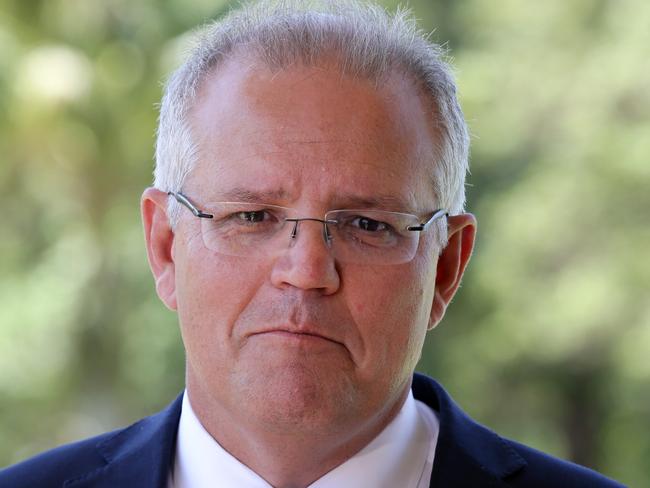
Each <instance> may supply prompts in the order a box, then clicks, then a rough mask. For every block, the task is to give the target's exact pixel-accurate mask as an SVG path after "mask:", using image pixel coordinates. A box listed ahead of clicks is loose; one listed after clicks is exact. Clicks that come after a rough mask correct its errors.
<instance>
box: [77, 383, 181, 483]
mask: <svg viewBox="0 0 650 488" xmlns="http://www.w3.org/2000/svg"><path fill="white" fill-rule="evenodd" d="M182 398H183V395H180V396H179V397H178V398H177V399H176V400H175V401H174V402H173V403H171V404H170V405H169V406H168V407H167V408H166V409H165V410H163V411H162V412H160V413H158V414H156V415H153V416H151V417H147V418H145V419H142V420H140V421H139V422H137V423H135V424H133V425H132V426H130V427H127V428H126V429H123V430H120V431H118V432H117V433H116V434H115V435H113V436H111V437H109V438H108V439H106V440H103V441H102V442H100V443H99V444H98V445H97V446H96V447H97V450H98V451H99V453H100V454H101V455H102V456H103V457H104V460H105V461H106V465H104V466H102V467H100V468H98V469H96V470H94V471H91V472H89V473H86V474H85V475H83V476H81V477H77V478H74V479H70V480H68V481H66V483H65V484H64V487H66V488H89V487H92V488H104V487H106V488H108V487H116V486H137V487H138V488H165V487H166V486H167V479H168V475H169V469H170V466H172V464H173V460H174V454H175V448H176V432H177V430H178V420H179V418H180V413H181V405H182Z"/></svg>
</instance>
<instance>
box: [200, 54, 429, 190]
mask: <svg viewBox="0 0 650 488" xmlns="http://www.w3.org/2000/svg"><path fill="white" fill-rule="evenodd" d="M431 120H432V117H431V110H430V108H429V104H428V100H427V98H426V97H425V96H423V94H422V93H421V92H420V90H419V89H418V88H417V87H416V86H415V85H414V84H413V83H412V82H411V81H410V80H409V79H408V78H407V77H406V76H403V75H401V74H400V73H397V72H393V73H391V74H389V75H388V76H386V77H385V79H384V80H383V81H382V82H381V83H377V82H376V80H368V79H364V78H359V77H353V76H348V75H345V74H343V73H342V72H341V70H340V69H339V66H337V65H336V62H334V61H332V62H324V63H322V64H318V65H313V66H305V65H297V66H292V67H288V68H283V69H280V70H272V69H270V68H268V67H267V66H265V65H264V64H263V63H260V62H257V61H256V60H254V59H251V58H250V57H239V58H232V59H230V60H228V61H226V62H225V63H224V64H222V65H221V66H219V68H218V69H215V70H213V72H212V73H211V74H210V75H209V76H207V77H206V79H205V80H204V82H203V83H202V85H201V87H200V90H199V93H198V96H197V98H196V103H195V105H194V107H193V109H192V112H191V117H190V122H191V127H192V134H193V137H194V138H195V142H196V143H197V145H198V150H199V162H198V164H197V167H196V168H195V171H194V172H193V174H192V175H190V178H189V179H188V184H194V185H196V184H200V185H201V186H202V187H203V190H207V191H212V192H214V191H216V190H219V189H220V187H224V186H233V185H235V186H237V187H242V186H245V185H246V184H253V183H255V184H258V185H262V186H264V185H266V186H269V185H270V186H273V185H278V184H279V182H280V181H282V185H283V186H284V187H287V188H283V191H286V193H288V194H292V192H293V193H296V192H298V193H300V191H301V190H300V188H299V187H301V185H304V182H305V180H309V181H312V182H313V181H314V179H315V178H316V176H318V178H317V179H318V181H319V184H320V185H321V186H322V187H323V188H322V190H323V191H324V190H325V187H328V189H329V190H332V189H333V188H334V187H338V188H339V189H340V190H344V189H346V190H351V189H352V188H353V187H354V188H356V189H358V191H359V192H361V193H364V192H365V193H370V192H372V191H375V192H388V193H390V192H391V191H393V192H403V190H404V188H405V187H409V189H408V191H409V192H417V191H423V190H424V189H425V188H426V187H432V185H431V181H432V179H433V169H432V166H433V164H434V160H435V154H436V149H437V140H438V138H437V136H436V133H435V129H434V126H433V124H432V122H431ZM420 187H422V188H420Z"/></svg>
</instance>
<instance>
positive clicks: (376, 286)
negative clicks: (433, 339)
mask: <svg viewBox="0 0 650 488" xmlns="http://www.w3.org/2000/svg"><path fill="white" fill-rule="evenodd" d="M420 269H422V268H418V267H417V265H415V263H409V266H399V267H391V268H384V269H378V270H377V271H376V273H373V276H368V275H367V273H366V274H365V276H363V278H361V277H360V278H359V279H358V281H355V282H350V283H349V287H348V290H349V294H350V300H349V303H350V310H351V313H352V314H353V317H354V320H355V323H356V324H357V326H358V327H359V331H360V334H361V336H362V339H363V343H364V346H365V352H366V355H367V356H369V357H372V361H373V362H374V363H375V364H381V363H382V362H384V364H389V363H395V364H397V363H399V361H398V360H397V358H406V357H407V356H413V355H416V356H419V353H420V351H419V349H420V348H421V344H422V341H423V340H424V335H425V333H426V328H427V324H428V317H429V313H430V310H431V302H432V297H433V290H432V285H431V283H432V281H431V280H430V279H429V277H428V274H427V273H422V272H421V271H420ZM425 269H426V268H425ZM369 283H370V284H371V285H369ZM353 290H357V291H356V292H354V291H353ZM391 359H392V361H391ZM406 362H408V363H410V361H408V360H407V361H406Z"/></svg>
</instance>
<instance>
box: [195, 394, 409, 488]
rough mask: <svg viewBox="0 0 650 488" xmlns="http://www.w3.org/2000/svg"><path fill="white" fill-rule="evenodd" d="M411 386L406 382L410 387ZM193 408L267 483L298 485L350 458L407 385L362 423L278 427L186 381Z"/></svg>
mask: <svg viewBox="0 0 650 488" xmlns="http://www.w3.org/2000/svg"><path fill="white" fill-rule="evenodd" d="M409 386H410V385H409ZM187 390H188V391H187V394H188V395H189V399H190V403H191V405H192V409H193V410H194V413H195V414H196V416H197V418H198V419H199V421H200V422H201V424H202V425H203V427H204V428H205V429H206V430H207V431H208V433H209V434H210V435H211V436H212V437H213V438H214V439H215V440H216V441H217V442H218V443H219V445H221V447H223V448H224V449H225V450H226V451H228V452H229V453H230V454H231V455H233V456H234V457H235V458H237V459H238V460H239V461H240V462H241V463H243V464H245V465H246V466H248V467H249V468H250V469H252V470H253V471H255V473H257V474H258V475H259V476H261V477H262V478H264V479H265V480H266V481H267V482H268V483H269V484H271V485H272V486H275V487H283V488H302V487H306V486H308V485H309V484H311V483H313V482H314V481H316V480H317V479H319V478H321V477H322V476H324V475H325V474H326V473H328V472H329V471H331V470H332V469H334V468H336V467H337V466H339V465H340V464H343V463H344V462H345V461H346V460H348V459H350V458H351V457H353V456H354V455H355V454H356V453H357V452H359V451H360V450H361V449H363V447H365V446H366V445H367V444H368V443H370V441H372V440H373V439H374V438H375V437H376V436H377V435H379V433H380V432H381V431H382V430H383V429H384V428H385V427H386V426H387V425H388V424H389V423H390V422H391V421H392V420H393V419H394V418H395V416H396V415H397V414H398V412H399V410H400V408H401V407H402V405H403V404H404V401H405V400H406V397H407V395H408V391H409V388H406V389H405V390H404V391H403V392H401V393H400V394H399V395H398V396H397V398H396V399H395V400H394V401H393V402H391V403H390V404H389V405H386V406H385V407H384V408H383V409H382V410H381V411H379V412H377V413H375V414H374V415H372V416H370V417H369V418H367V419H366V420H365V422H362V423H361V424H360V425H354V426H352V425H345V426H336V428H332V426H331V425H330V426H327V428H323V429H314V428H313V426H312V425H310V426H308V428H306V429H301V428H300V423H297V424H296V425H294V426H292V427H289V428H286V426H285V428H277V426H273V425H269V424H268V423H265V422H256V421H255V420H254V419H250V418H245V417H246V415H232V414H231V413H230V412H229V411H228V410H226V409H224V408H223V405H221V404H215V402H212V401H210V397H209V396H206V395H203V394H202V392H201V390H200V389H199V388H196V387H193V385H191V384H190V382H188V385H187Z"/></svg>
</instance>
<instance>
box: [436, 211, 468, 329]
mask: <svg viewBox="0 0 650 488" xmlns="http://www.w3.org/2000/svg"><path fill="white" fill-rule="evenodd" d="M448 227H449V238H448V243H447V246H446V247H445V249H444V250H443V251H442V253H441V254H440V257H439V258H438V267H437V271H436V288H435V293H434V297H433V304H432V306H431V316H430V317H429V326H428V329H429V330H431V329H433V328H434V327H435V326H436V325H438V323H439V322H440V321H441V320H442V317H443V316H444V314H445V311H446V310H447V306H448V305H449V303H450V302H451V299H452V298H453V297H454V295H455V294H456V291H457V290H458V287H459V286H460V282H461V279H462V277H463V273H464V272H465V268H466V267H467V263H468V262H469V259H470V257H471V256H472V250H473V249H474V239H475V236H476V218H475V217H474V216H473V215H472V214H461V215H453V216H450V217H449V220H448Z"/></svg>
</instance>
